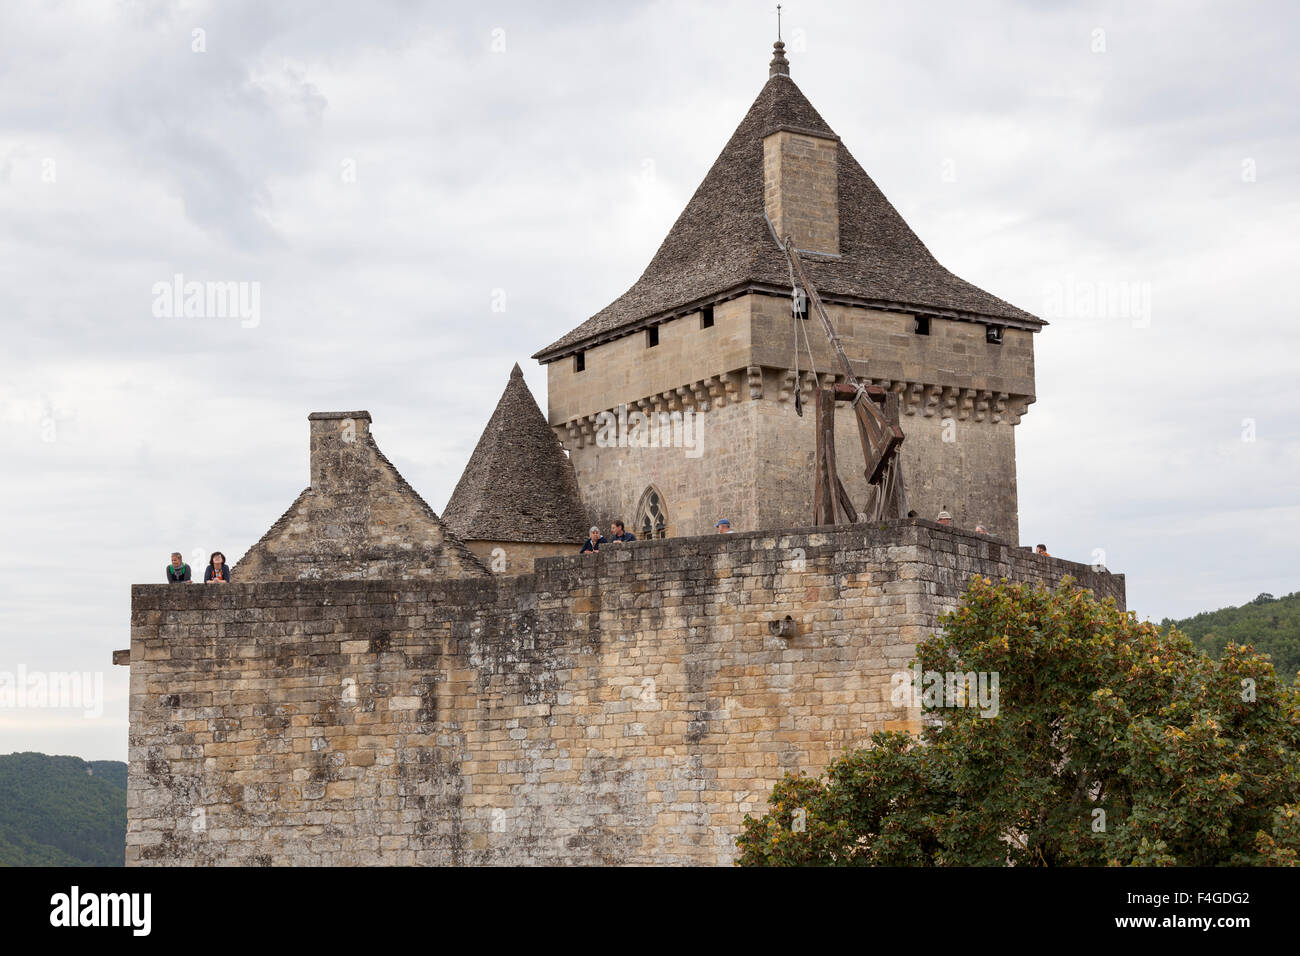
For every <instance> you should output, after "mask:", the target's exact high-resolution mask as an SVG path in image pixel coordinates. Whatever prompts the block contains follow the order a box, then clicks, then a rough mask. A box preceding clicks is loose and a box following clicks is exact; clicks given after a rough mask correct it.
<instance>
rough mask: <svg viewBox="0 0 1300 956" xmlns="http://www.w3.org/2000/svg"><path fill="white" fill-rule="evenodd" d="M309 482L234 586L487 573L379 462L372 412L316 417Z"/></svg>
mask: <svg viewBox="0 0 1300 956" xmlns="http://www.w3.org/2000/svg"><path fill="white" fill-rule="evenodd" d="M308 422H309V423H310V426H311V485H310V486H309V487H308V488H307V489H306V490H304V491H303V492H302V494H300V495H299V496H298V498H297V500H295V501H294V503H293V504H292V505H290V506H289V510H288V511H286V512H285V513H284V514H283V515H282V516H281V517H280V520H279V521H277V522H276V523H275V524H274V525H272V526H271V529H270V530H269V531H267V533H266V534H265V535H263V536H262V539H261V540H260V541H258V542H257V544H255V545H253V547H251V548H249V549H248V552H247V553H246V554H245V555H244V556H243V557H242V558H240V559H239V563H238V564H237V565H235V567H234V568H233V571H232V575H233V579H234V580H235V581H241V580H248V581H302V580H312V579H325V580H340V579H345V580H346V579H357V578H370V579H377V578H395V579H398V580H403V579H409V578H443V577H452V578H455V577H477V576H482V575H486V574H487V573H488V571H487V569H486V568H484V567H483V566H482V565H481V564H480V563H479V562H478V559H476V558H475V557H474V555H473V554H472V553H471V552H470V550H469V549H468V548H466V547H465V545H464V544H463V543H462V542H461V541H459V540H458V539H457V538H456V536H455V535H453V534H450V533H449V532H448V530H447V528H446V527H445V526H444V525H443V523H442V520H441V519H440V518H439V517H438V516H437V515H436V514H435V513H434V511H433V509H432V508H430V507H429V506H428V505H427V504H426V503H425V501H424V499H423V498H421V497H420V496H419V494H417V493H416V491H415V489H414V488H412V487H411V486H410V485H408V484H407V483H406V480H405V479H404V478H403V477H402V476H401V475H400V474H399V473H398V471H397V469H396V468H394V467H393V465H392V462H390V461H389V460H388V459H387V458H385V457H384V455H383V453H382V452H381V451H380V450H379V446H378V445H376V444H375V440H374V438H372V437H371V435H370V413H369V412H364V411H357V412H313V413H312V414H311V415H309V416H308Z"/></svg>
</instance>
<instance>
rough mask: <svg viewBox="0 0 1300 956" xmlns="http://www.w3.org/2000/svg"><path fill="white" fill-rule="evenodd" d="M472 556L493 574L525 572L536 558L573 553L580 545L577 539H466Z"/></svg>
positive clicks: (527, 571) (530, 568)
mask: <svg viewBox="0 0 1300 956" xmlns="http://www.w3.org/2000/svg"><path fill="white" fill-rule="evenodd" d="M465 545H466V547H468V548H469V549H470V550H471V551H472V552H474V556H475V557H476V558H478V559H479V561H480V562H482V564H483V566H484V567H485V568H487V569H488V570H489V571H492V572H493V573H494V574H527V573H529V572H530V571H532V570H533V562H534V561H536V560H537V559H538V558H550V557H554V556H555V555H560V554H574V553H575V552H577V551H578V549H580V548H581V547H582V541H581V539H579V540H577V541H557V542H554V543H549V544H548V543H541V544H539V543H537V542H534V541H472V540H471V541H466V542H465Z"/></svg>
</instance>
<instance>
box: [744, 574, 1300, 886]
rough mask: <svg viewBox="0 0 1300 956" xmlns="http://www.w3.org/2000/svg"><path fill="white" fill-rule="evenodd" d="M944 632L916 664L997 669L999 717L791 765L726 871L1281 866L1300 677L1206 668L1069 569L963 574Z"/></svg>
mask: <svg viewBox="0 0 1300 956" xmlns="http://www.w3.org/2000/svg"><path fill="white" fill-rule="evenodd" d="M941 624H942V626H943V631H941V632H939V633H937V634H935V635H934V636H933V637H931V638H930V639H929V640H928V641H926V642H925V643H923V644H921V645H920V646H919V647H918V659H919V662H920V667H921V669H922V671H942V672H949V671H956V672H963V673H965V672H970V671H975V672H985V673H997V674H998V678H999V684H998V693H999V701H998V710H997V714H996V716H988V717H985V716H981V715H980V714H981V711H980V710H979V709H976V708H970V707H944V708H926V710H927V718H928V719H927V721H926V725H925V727H924V730H923V732H922V735H921V739H920V741H917V740H916V739H914V738H912V737H909V736H908V735H906V734H901V733H878V734H875V735H874V736H873V737H872V746H871V747H869V748H868V749H865V750H856V751H851V752H849V753H846V754H845V755H844V756H842V757H841V758H840V759H839V760H837V761H835V762H834V763H832V764H831V765H830V767H828V768H827V770H826V772H825V774H824V775H823V776H822V777H821V778H820V779H816V780H814V779H810V778H808V777H806V776H787V777H786V778H785V779H784V780H782V781H781V782H780V783H778V784H777V786H776V787H775V789H774V790H773V792H772V795H771V798H770V809H769V811H768V812H767V813H766V814H765V815H764V816H762V817H760V818H758V819H753V818H750V817H746V819H745V824H744V831H743V833H742V835H741V837H740V839H739V840H738V846H739V848H740V857H739V860H738V862H739V863H740V864H741V865H750V866H753V865H785V866H790V865H793V866H800V865H837V866H864V865H865V866H899V865H903V866H909V865H921V866H953V865H962V866H971V865H975V866H978V865H991V866H1001V865H1006V864H1014V865H1019V866H1035V865H1036V866H1062V865H1075V866H1101V865H1187V866H1211V865H1295V863H1296V859H1297V853H1298V852H1300V686H1297V685H1296V684H1295V683H1289V684H1288V683H1283V682H1282V681H1280V680H1279V679H1278V677H1277V675H1276V672H1275V671H1274V669H1273V666H1272V664H1271V663H1270V662H1269V661H1268V660H1266V659H1264V658H1262V657H1259V656H1256V655H1253V654H1249V653H1247V652H1246V651H1244V650H1242V649H1241V648H1239V647H1236V646H1234V645H1229V646H1227V647H1226V648H1225V650H1224V654H1223V657H1222V659H1220V660H1214V659H1212V658H1210V657H1208V656H1206V655H1205V654H1203V653H1201V652H1200V651H1199V650H1198V649H1197V648H1196V647H1195V646H1194V645H1193V644H1192V642H1191V641H1190V640H1188V638H1187V637H1185V636H1184V635H1182V634H1180V633H1179V632H1178V631H1176V630H1172V629H1171V630H1169V631H1168V632H1162V631H1161V630H1160V629H1159V628H1157V627H1155V626H1154V625H1152V624H1150V623H1147V622H1140V621H1138V620H1137V618H1136V617H1135V616H1134V615H1132V614H1125V613H1123V612H1121V611H1119V610H1117V609H1116V608H1115V605H1114V602H1113V601H1109V600H1108V601H1107V602H1106V603H1104V604H1099V603H1098V602H1096V601H1095V600H1094V599H1093V597H1092V594H1091V592H1087V591H1082V590H1079V589H1078V588H1076V587H1074V585H1073V583H1072V582H1070V581H1069V580H1068V579H1067V580H1066V581H1065V582H1063V583H1062V585H1061V587H1060V588H1059V589H1058V590H1056V591H1048V590H1045V589H1042V588H1031V587H1029V586H1027V585H1019V584H1008V583H1007V582H1005V581H1004V582H1001V583H998V584H994V583H992V582H991V581H989V579H987V578H975V579H974V580H973V581H972V583H971V585H970V587H969V589H968V590H967V592H966V595H965V599H964V602H963V604H962V606H961V607H960V608H959V609H958V610H957V611H956V612H954V613H952V614H949V615H945V616H944V618H943V619H942V621H941ZM1252 689H1253V694H1252V692H1251V691H1252ZM935 718H937V719H935ZM1097 811H1102V813H1097ZM1102 814H1104V816H1103V815H1102ZM796 820H799V823H800V826H796Z"/></svg>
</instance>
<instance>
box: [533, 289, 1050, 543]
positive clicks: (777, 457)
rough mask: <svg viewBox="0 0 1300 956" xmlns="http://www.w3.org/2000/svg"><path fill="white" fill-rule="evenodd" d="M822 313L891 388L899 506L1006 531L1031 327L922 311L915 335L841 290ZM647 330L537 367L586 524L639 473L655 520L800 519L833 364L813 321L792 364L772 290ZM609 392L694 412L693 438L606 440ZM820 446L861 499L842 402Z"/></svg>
mask: <svg viewBox="0 0 1300 956" xmlns="http://www.w3.org/2000/svg"><path fill="white" fill-rule="evenodd" d="M828 312H829V313H830V315H831V319H832V322H833V323H834V324H835V327H836V330H837V332H838V334H839V336H840V339H841V341H842V343H843V345H844V349H845V352H846V354H847V355H848V356H849V358H850V360H851V362H852V365H853V369H854V373H855V375H856V376H858V377H859V378H860V379H861V380H862V381H864V382H866V383H874V384H877V385H882V386H884V387H885V388H888V389H890V390H891V391H894V392H896V393H897V394H898V397H899V410H900V424H901V426H902V428H903V432H904V434H905V436H906V438H905V440H904V443H903V451H902V455H903V458H902V460H903V467H904V478H905V487H906V491H907V496H908V507H909V508H911V509H914V510H915V511H916V512H917V513H918V515H920V516H921V517H924V518H931V519H932V518H934V517H935V516H936V515H937V514H938V512H939V511H940V510H941V509H946V510H947V511H949V512H950V513H951V514H952V515H953V519H954V521H955V522H956V523H957V524H958V525H960V526H964V527H968V528H974V527H975V526H976V525H977V524H983V525H985V527H986V528H987V529H988V530H989V531H990V533H992V534H994V535H996V536H998V537H1001V538H1004V539H1006V540H1008V541H1011V542H1016V541H1018V540H1019V524H1018V518H1017V489H1016V454H1015V432H1014V427H1015V425H1016V424H1017V423H1018V422H1019V421H1020V417H1021V416H1022V415H1024V414H1025V412H1026V411H1027V410H1028V407H1029V405H1030V403H1032V402H1033V401H1034V358H1033V333H1031V332H1029V331H1026V330H1023V329H1015V328H1006V329H1004V330H1003V333H1002V342H1001V343H1000V344H994V343H991V342H989V341H987V338H986V327H985V326H984V325H982V324H979V323H976V322H966V321H958V320H955V319H946V318H941V317H938V316H932V317H930V319H929V334H928V335H920V334H917V332H916V328H917V322H916V316H914V315H910V314H902V313H896V312H885V311H881V310H876V309H867V308H863V307H860V306H851V305H843V304H831V305H829V306H828ZM660 329H661V331H660V334H659V345H658V346H656V347H654V348H650V347H648V345H647V343H646V339H645V336H644V333H634V334H632V335H629V336H625V337H623V338H620V339H617V340H615V341H613V342H609V343H606V344H603V345H599V346H596V347H595V348H592V349H590V350H588V352H587V354H586V362H587V367H586V369H585V370H584V371H582V372H575V371H574V370H573V365H572V360H571V359H563V360H561V361H559V362H555V363H552V364H551V365H550V366H549V367H548V368H549V370H550V371H549V382H550V404H551V417H550V421H551V424H552V426H553V427H555V428H557V431H558V434H559V435H560V437H561V440H562V441H563V442H564V443H565V446H566V447H567V448H568V450H569V453H570V457H571V460H572V461H573V463H574V467H575V470H576V473H577V477H578V483H579V486H580V487H581V489H582V495H583V500H584V503H585V504H586V506H587V507H588V508H589V509H590V510H591V512H592V516H593V518H594V519H596V520H598V521H599V522H600V524H601V527H602V528H603V527H605V525H606V524H607V522H608V521H609V519H611V518H615V517H622V518H624V520H626V521H629V522H631V521H632V520H633V517H634V512H635V509H636V506H637V503H638V501H639V500H640V496H641V495H642V493H643V492H644V491H645V489H646V488H647V487H649V486H651V485H653V486H655V487H656V488H658V489H659V491H660V492H661V494H662V495H663V496H664V499H665V502H666V505H667V508H668V512H669V518H670V525H669V529H668V531H669V534H677V535H690V534H704V533H708V532H711V531H712V530H713V523H714V522H715V521H716V520H717V519H718V518H719V517H722V516H725V517H727V518H729V519H730V520H731V521H732V522H733V527H735V528H737V529H742V528H743V529H763V530H770V529H779V528H789V527H796V526H800V525H803V524H806V523H808V522H810V521H811V520H812V493H813V492H812V489H813V458H814V452H815V448H816V434H815V426H814V408H813V390H814V388H815V387H816V385H817V384H818V383H819V382H820V384H822V385H827V384H830V383H832V382H834V381H837V380H838V381H842V380H843V378H844V376H843V373H842V369H841V366H840V363H839V361H838V359H837V357H836V355H835V352H834V351H833V349H832V348H831V346H830V343H829V342H828V340H827V338H826V335H825V333H824V331H823V329H822V327H821V323H820V321H819V320H818V319H817V318H815V317H810V318H808V319H806V320H803V322H802V329H801V330H800V335H799V349H800V352H799V358H798V366H799V370H798V375H797V377H796V372H795V368H794V366H795V356H794V345H795V342H794V336H795V331H796V330H795V326H794V320H793V319H792V318H791V316H790V306H789V300H788V299H786V298H782V297H779V296H772V295H758V294H747V295H744V296H741V297H739V298H736V299H733V300H730V301H728V302H726V303H723V304H721V305H719V306H718V307H717V308H716V309H715V326H714V328H711V329H701V328H700V321H699V313H691V314H689V315H686V316H683V317H680V318H677V319H673V320H671V321H669V322H667V323H665V324H664V325H662V326H661V327H660ZM805 335H806V338H805ZM809 347H811V359H810V357H809V352H808V348H809ZM813 369H815V370H816V375H814V373H813ZM796 392H799V393H800V394H801V396H802V400H803V403H804V415H803V416H802V417H799V416H797V415H796V414H795V412H794V396H795V393H796ZM620 406H626V408H627V410H628V412H629V413H631V412H634V411H640V412H642V413H644V414H647V415H654V414H656V413H659V412H668V413H670V414H673V413H675V414H678V415H681V416H685V415H686V413H691V412H693V413H695V414H696V415H698V419H697V424H698V428H697V429H696V431H697V432H698V433H699V446H700V447H699V448H697V449H692V450H690V451H689V452H687V451H686V450H684V449H682V448H667V449H665V448H650V449H646V448H635V447H633V448H627V447H621V446H620V447H609V435H608V434H605V435H604V436H602V434H601V427H600V426H601V422H602V421H608V419H601V418H600V413H601V412H602V411H613V412H615V413H616V414H617V411H618V409H619V407H620ZM615 437H617V436H615ZM615 444H617V443H615ZM836 458H837V463H838V466H839V472H840V477H841V479H842V480H843V481H844V484H845V487H846V488H847V489H848V491H849V493H850V495H851V496H852V498H853V500H854V501H855V503H857V504H858V506H859V507H860V508H862V507H865V505H866V501H867V484H866V479H865V476H864V475H863V456H862V446H861V443H860V440H859V438H858V431H857V427H856V425H855V423H854V420H853V417H852V414H851V412H850V410H849V409H848V407H847V405H842V406H841V407H840V409H839V411H838V413H837V416H836Z"/></svg>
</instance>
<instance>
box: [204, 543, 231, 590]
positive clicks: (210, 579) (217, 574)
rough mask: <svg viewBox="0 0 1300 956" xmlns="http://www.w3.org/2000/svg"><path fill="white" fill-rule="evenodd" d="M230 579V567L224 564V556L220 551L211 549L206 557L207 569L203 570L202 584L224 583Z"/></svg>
mask: <svg viewBox="0 0 1300 956" xmlns="http://www.w3.org/2000/svg"><path fill="white" fill-rule="evenodd" d="M229 580H230V568H228V567H227V566H226V556H225V555H224V554H222V553H221V552H220V551H213V552H212V557H210V558H209V559H208V569H207V570H206V571H204V572H203V583H204V584H225V583H226V582H228V581H229Z"/></svg>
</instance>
